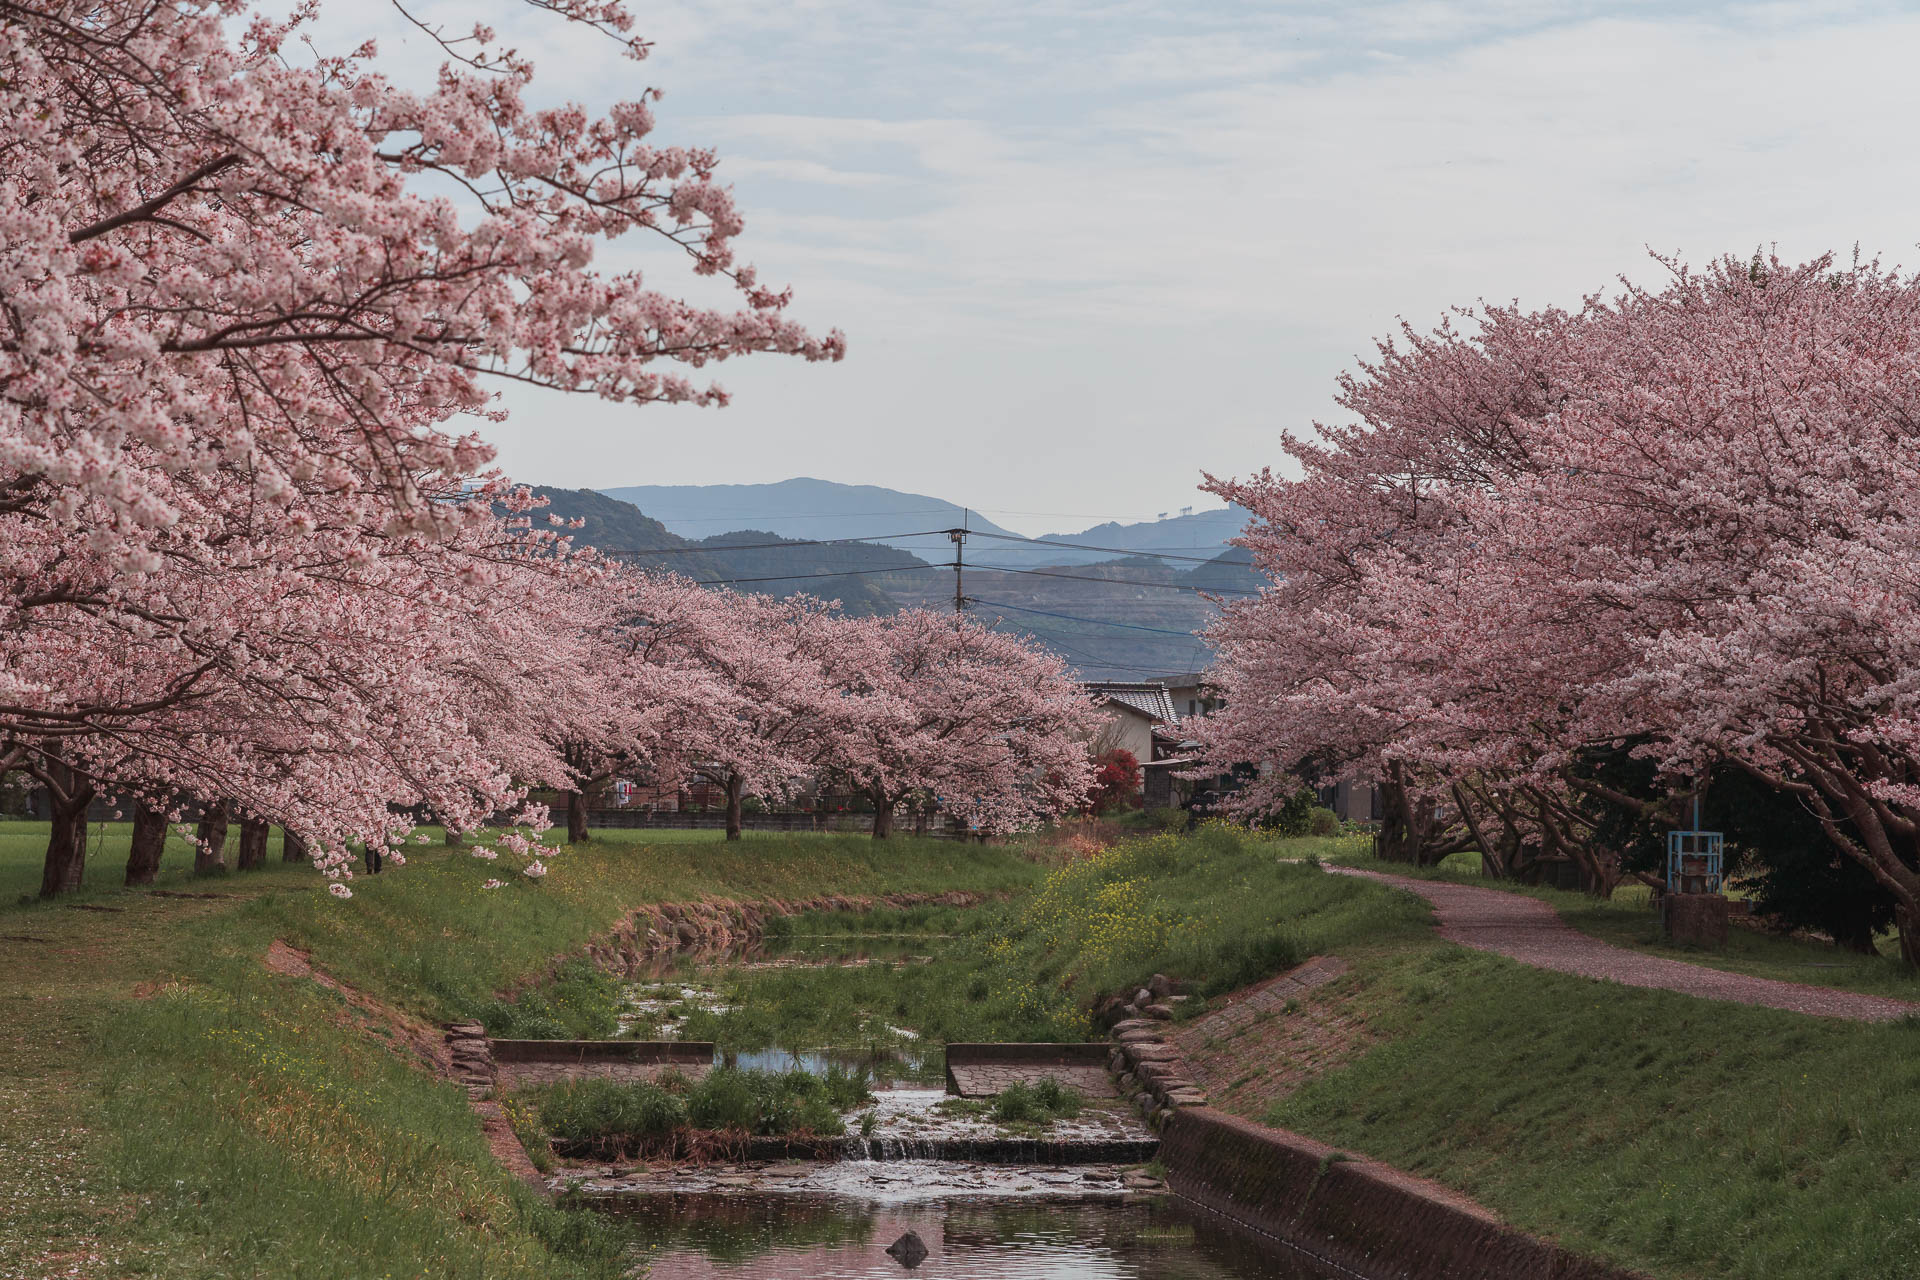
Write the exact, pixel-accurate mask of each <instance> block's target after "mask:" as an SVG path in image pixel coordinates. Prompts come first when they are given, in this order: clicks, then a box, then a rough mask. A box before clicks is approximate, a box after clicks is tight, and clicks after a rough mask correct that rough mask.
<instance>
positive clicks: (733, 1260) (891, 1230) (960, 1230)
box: [603, 1193, 1346, 1280]
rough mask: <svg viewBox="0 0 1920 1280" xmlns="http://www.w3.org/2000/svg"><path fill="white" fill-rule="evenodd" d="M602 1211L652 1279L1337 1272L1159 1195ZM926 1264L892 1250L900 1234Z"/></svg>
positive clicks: (675, 1201)
mask: <svg viewBox="0 0 1920 1280" xmlns="http://www.w3.org/2000/svg"><path fill="white" fill-rule="evenodd" d="M603 1207H604V1211H605V1212H606V1213H607V1214H609V1215H610V1216H611V1217H612V1218H613V1219H614V1220H615V1221H616V1222H619V1223H621V1224H624V1225H625V1226H626V1227H627V1228H629V1229H630V1231H631V1232H632V1239H633V1247H634V1253H635V1257H636V1260H642V1259H644V1260H645V1261H646V1262H647V1263H648V1264H650V1269H649V1270H647V1271H646V1272H645V1274H646V1275H647V1276H648V1277H649V1280H722V1278H725V1280H865V1278H867V1277H894V1278H895V1280H899V1278H900V1277H905V1276H914V1277H923V1276H924V1277H949V1278H957V1277H966V1278H967V1280H1332V1278H1333V1277H1339V1276H1344V1275H1345V1274H1346V1273H1343V1272H1339V1271H1335V1270H1331V1269H1328V1268H1325V1267H1323V1266H1321V1265H1320V1264H1318V1263H1315V1262H1314V1261H1313V1260H1312V1259H1310V1258H1307V1257H1306V1256H1305V1255H1302V1254H1298V1253H1294V1252H1292V1251H1291V1250H1287V1249H1286V1248H1284V1247H1283V1246H1280V1245H1277V1244H1274V1243H1272V1242H1264V1243H1258V1244H1256V1243H1253V1242H1250V1241H1248V1240H1246V1239H1245V1238H1243V1237H1241V1236H1239V1235H1237V1234H1233V1233H1231V1232H1229V1231H1228V1230H1226V1229H1224V1228H1222V1227H1220V1226H1217V1225H1215V1224H1214V1223H1213V1222H1211V1221H1210V1220H1207V1219H1204V1218H1202V1217H1198V1216H1194V1215H1190V1214H1189V1213H1187V1212H1186V1211H1185V1210H1184V1209H1182V1208H1181V1207H1180V1206H1179V1205H1178V1204H1177V1203H1176V1202H1174V1201H1171V1200H1169V1199H1167V1198H1164V1197H1154V1198H1131V1197H1130V1198H1126V1199H1120V1198H1108V1199H1098V1200H1072V1199H1031V1198H1029V1199H1005V1200H1003V1199H995V1198H991V1197H973V1198H967V1197H962V1198H955V1199H946V1200H939V1201H931V1202H918V1203H895V1204H887V1203H873V1202H865V1201H860V1200H854V1199H848V1198H844V1197H839V1196H824V1195H820V1196H816V1195H807V1194H780V1193H768V1194H752V1193H749V1194H727V1193H693V1194H659V1193H655V1194H649V1195H640V1196H629V1197H618V1198H611V1199H609V1200H606V1201H604V1202H603ZM908 1231H912V1232H914V1233H915V1234H916V1235H918V1236H919V1238H920V1240H921V1241H922V1242H923V1243H924V1245H925V1248H926V1251H927V1252H926V1257H925V1259H924V1260H922V1261H921V1262H919V1263H918V1264H917V1265H916V1266H914V1267H912V1268H908V1267H906V1266H905V1265H903V1264H902V1263H901V1262H899V1261H897V1260H896V1259H895V1258H893V1257H890V1256H888V1254H887V1247H888V1246H889V1245H891V1244H893V1243H894V1242H895V1241H896V1240H899V1239H900V1238H901V1237H902V1236H903V1235H904V1234H905V1233H906V1232H908Z"/></svg>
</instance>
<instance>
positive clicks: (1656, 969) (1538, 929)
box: [1327, 866, 1920, 1022]
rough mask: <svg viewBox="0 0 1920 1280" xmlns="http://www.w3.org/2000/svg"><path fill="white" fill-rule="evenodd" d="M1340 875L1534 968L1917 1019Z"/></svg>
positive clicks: (1503, 910) (1506, 908)
mask: <svg viewBox="0 0 1920 1280" xmlns="http://www.w3.org/2000/svg"><path fill="white" fill-rule="evenodd" d="M1327 870H1329V871H1333V872H1337V873H1339V874H1341V875H1349V876H1365V877H1366V878H1368V879H1369V880H1378V881H1380V882H1381V883H1382V884H1389V885H1392V886H1393V887H1394V888H1396V889H1405V890H1406V891H1407V892H1409V893H1415V894H1418V895H1420V896H1421V897H1423V898H1425V899H1426V900H1427V901H1428V902H1431V903H1432V904H1433V907H1434V914H1435V915H1436V916H1437V917H1438V918H1439V921H1440V936H1441V937H1443V938H1448V939H1451V940H1452V941H1454V942H1458V943H1459V944H1460V945H1462V946H1465V947H1472V948H1473V949H1474V950H1476V951H1493V952H1497V953H1499V954H1500V955H1503V956H1510V957H1512V958H1513V959H1515V960H1518V961H1520V962H1521V963H1523V964H1530V965H1533V966H1535V967H1536V968H1540V969H1557V970H1559V971H1560V972H1561V973H1574V974H1578V975H1580V976H1581V977H1583V978H1595V979H1598V980H1601V981H1608V982H1619V983H1624V984H1625V985H1627V986H1629V987H1658V988H1660V989H1662V990H1665V991H1678V992H1680V993H1681V994H1682V995H1689V996H1698V997H1700V998H1701V999H1703V1000H1729V1001H1732V1002H1734V1003H1736V1004H1753V1005H1764V1006H1765V1007H1767V1008H1769V1009H1786V1010H1789V1011H1791V1012H1793V1013H1805V1014H1811V1015H1813V1016H1814V1017H1817V1018H1845V1019H1849V1020H1851V1021H1854V1022H1891V1021H1893V1020H1894V1019H1896V1018H1902V1017H1906V1016H1907V1015H1909V1014H1920V1004H1912V1003H1909V1002H1907V1001H1905V1000H1894V999H1890V998H1888V997H1886V996H1869V995H1860V994H1857V993H1855V992H1852V991H1835V990H1833V989H1832V988H1830V987H1809V986H1802V985H1801V984H1799V983H1797V982H1779V981H1776V980H1774V979H1772V978H1754V977H1749V976H1747V975H1746V974H1740V973H1728V972H1726V971H1725V970H1722V969H1709V968H1707V967H1706V966H1704V965H1697V964H1688V963H1687V962H1686V961H1684V960H1669V959H1667V958H1665V957H1663V956H1650V955H1643V954H1641V953H1640V952H1637V951H1628V950H1626V949H1625V948H1623V947H1616V946H1614V945H1612V944H1611V943H1607V942H1601V941H1600V940H1599V939H1597V938H1590V937H1588V936H1587V935H1586V934H1584V933H1581V932H1579V931H1578V930H1577V929H1575V928H1573V927H1572V926H1571V925H1569V924H1567V923H1566V922H1565V921H1563V920H1561V919H1560V916H1559V913H1558V912H1556V911H1555V910H1554V909H1553V908H1552V907H1550V906H1548V905H1547V904H1546V903H1544V902H1542V901H1540V900H1539V899H1538V898H1529V897H1526V896H1525V895H1523V894H1518V893H1504V892H1502V891H1500V890H1498V889H1476V888H1474V887H1473V886H1472V885H1464V884H1453V883H1450V882H1448V881H1445V880H1415V879H1413V878H1411V877H1408V876H1393V875H1384V874H1382V873H1380V872H1378V871H1362V870H1359V869H1358V868H1355V867H1331V866H1330V867H1328V868H1327Z"/></svg>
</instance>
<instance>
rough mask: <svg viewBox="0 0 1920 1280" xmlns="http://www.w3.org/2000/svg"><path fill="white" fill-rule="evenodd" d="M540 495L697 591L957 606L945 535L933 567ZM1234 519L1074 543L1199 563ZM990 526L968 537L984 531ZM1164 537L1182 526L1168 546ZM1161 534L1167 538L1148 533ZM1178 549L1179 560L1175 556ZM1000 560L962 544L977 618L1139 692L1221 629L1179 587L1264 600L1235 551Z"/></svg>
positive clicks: (1182, 666)
mask: <svg viewBox="0 0 1920 1280" xmlns="http://www.w3.org/2000/svg"><path fill="white" fill-rule="evenodd" d="M716 487H723V488H732V489H754V488H759V487H771V486H751V485H739V486H716ZM840 487H841V488H845V489H854V488H856V486H840ZM538 492H540V493H542V494H544V495H546V496H547V497H548V498H549V501H550V506H549V508H548V510H550V511H552V512H553V513H554V514H556V515H560V516H563V517H569V518H571V517H576V516H578V517H581V518H584V519H585V520H586V526H585V527H584V528H582V529H580V530H578V531H576V532H575V534H574V537H575V539H576V541H577V542H579V543H581V544H584V545H589V546H595V547H599V548H600V549H601V550H602V551H604V552H606V553H607V554H609V555H612V556H616V557H619V558H622V559H627V560H630V561H632V562H633V563H636V564H645V565H649V566H654V567H658V568H661V569H666V570H671V571H673V572H676V573H682V574H685V575H687V576H688V577H691V578H694V579H695V580H697V581H702V582H711V583H715V584H716V585H719V584H720V583H721V582H724V583H726V584H728V585H732V586H734V587H736V588H737V589H738V590H742V591H752V592H757V593H759V594H762V595H772V596H785V595H790V594H793V593H794V592H806V593H807V594H810V595H815V596H819V597H821V598H823V599H838V600H840V601H841V604H842V608H843V609H845V610H846V611H847V612H849V613H854V614H872V613H888V612H891V611H893V610H894V609H897V608H903V607H912V606H924V607H927V608H935V609H944V608H948V607H950V606H951V602H952V600H953V589H954V581H953V574H952V571H951V569H950V567H949V563H950V560H951V556H952V547H953V544H952V543H951V542H950V541H948V540H947V539H946V537H945V535H944V534H942V535H940V536H939V537H938V539H937V541H933V545H934V547H936V548H938V550H937V552H936V553H935V554H934V555H932V556H930V557H929V558H927V559H922V558H920V557H918V556H915V555H913V554H911V553H910V552H908V551H905V550H902V549H900V548H898V547H895V546H892V545H889V544H888V543H885V542H877V543H876V542H827V543H820V542H815V541H810V540H805V539H798V538H795V537H793V536H791V535H788V536H785V537H783V536H781V531H780V530H779V529H774V530H768V529H766V528H765V527H764V526H765V525H766V524H769V523H771V524H776V525H779V524H782V523H784V522H783V521H782V520H779V519H775V520H771V521H768V520H762V521H758V522H749V523H748V524H747V525H745V526H743V527H741V528H738V529H730V530H726V531H724V532H713V533H710V534H708V535H706V536H703V537H700V538H697V539H696V538H690V537H685V536H682V535H680V534H678V533H675V532H673V531H672V529H671V528H670V527H669V526H668V525H667V524H666V523H665V522H663V521H661V520H658V519H655V518H654V517H653V516H651V515H650V514H647V513H644V512H642V511H641V510H640V509H639V508H637V507H635V506H633V505H632V504H631V503H628V502H625V501H622V500H620V499H618V498H616V497H614V496H612V493H613V492H614V491H608V492H604V493H603V492H595V491H592V490H580V489H545V488H543V489H540V490H538ZM888 492H891V491H888ZM816 493H817V491H816ZM897 496H898V497H902V498H909V499H911V498H913V497H914V495H910V494H909V495H897ZM956 510H957V508H956ZM923 514H924V513H923ZM1208 517H1211V518H1212V522H1211V524H1209V523H1208V522H1207V518H1208ZM1228 519H1231V520H1232V521H1233V523H1232V524H1231V526H1230V527H1231V529H1232V531H1233V532H1238V528H1239V523H1238V520H1237V518H1235V513H1232V512H1229V511H1217V512H1201V513H1196V515H1194V516H1189V517H1176V518H1175V519H1174V520H1169V521H1166V522H1164V524H1162V525H1160V526H1155V525H1151V524H1149V525H1131V526H1129V525H1105V526H1096V528H1095V529H1093V530H1089V531H1087V532H1086V533H1084V534H1081V535H1072V536H1078V537H1083V538H1084V539H1085V541H1087V542H1090V543H1094V544H1095V545H1099V546H1123V545H1126V544H1127V542H1128V541H1132V542H1134V543H1136V544H1144V545H1146V546H1150V547H1152V548H1154V549H1155V550H1158V551H1161V552H1173V553H1175V554H1179V555H1182V556H1196V555H1201V554H1204V553H1205V552H1206V551H1207V548H1206V547H1205V545H1204V544H1201V543H1199V542H1198V539H1197V536H1196V535H1195V534H1194V533H1192V532H1190V531H1191V530H1194V529H1199V530H1207V529H1209V528H1212V529H1214V530H1218V529H1220V528H1222V527H1225V524H1224V522H1225V521H1226V520H1228ZM1183 521H1184V522H1187V523H1182V522H1183ZM536 522H538V516H536ZM981 523H984V522H976V523H974V524H973V525H972V526H971V527H973V528H975V529H976V530H978V529H979V528H980V524H981ZM1166 526H1176V527H1175V528H1174V531H1173V533H1172V535H1171V536H1168V535H1167V533H1166ZM787 527H788V528H791V527H792V525H791V524H788V525H787ZM901 527H902V528H905V527H906V526H904V525H903V526H901ZM919 527H921V528H927V527H930V526H928V525H921V526H919ZM1156 527H1157V528H1158V529H1159V533H1158V534H1151V533H1146V532H1145V531H1147V530H1154V529H1156ZM1129 530H1131V531H1133V532H1132V534H1131V535H1129V533H1128V532H1127V531H1129ZM1116 532H1118V534H1119V536H1117V537H1116V536H1115V534H1116ZM841 536H845V535H844V534H843V535H841ZM1109 539H1110V540H1109ZM1009 545H1011V544H1009ZM1176 547H1178V548H1180V549H1179V550H1178V551H1175V548H1176ZM1196 547H1197V548H1198V549H1194V548H1196ZM997 548H998V544H997V543H996V542H995V541H994V540H991V539H987V538H971V539H969V540H968V542H967V547H966V562H967V567H966V571H965V576H964V588H965V592H966V594H967V596H968V598H969V600H970V601H972V602H973V603H972V604H971V606H970V607H971V608H972V610H973V612H974V614H975V615H976V616H978V617H982V618H986V619H990V620H995V621H996V625H998V626H999V627H1000V628H1002V629H1003V630H1008V631H1015V632H1021V633H1024V634H1028V635H1032V636H1034V637H1035V638H1036V639H1038V640H1040V641H1041V642H1042V643H1043V644H1046V645H1047V646H1049V647H1050V648H1052V649H1054V650H1055V651H1056V652H1058V653H1060V654H1061V655H1062V656H1063V657H1065V658H1066V659H1067V660H1068V661H1069V662H1070V663H1072V664H1073V665H1074V666H1075V667H1077V668H1078V669H1079V670H1080V671H1081V673H1082V674H1083V675H1084V676H1085V677H1086V678H1088V679H1136V678H1140V677H1145V676H1154V675H1171V674H1174V673H1177V672H1183V671H1191V670H1194V669H1197V668H1200V667H1204V666H1205V665H1206V662H1207V658H1208V654H1207V649H1206V646H1205V645H1204V643H1203V642H1201V641H1200V640H1198V639H1197V638H1196V637H1195V636H1194V634H1193V633H1194V632H1196V631H1197V630H1199V629H1200V628H1202V627H1205V626H1206V625H1207V624H1208V623H1209V622H1210V621H1212V619H1213V618H1214V617H1215V616H1216V615H1217V613H1218V607H1217V606H1216V605H1215V604H1214V603H1213V602H1212V601H1210V600H1207V599H1206V598H1204V597H1203V596H1201V595H1198V594H1196V593H1195V591H1194V590H1180V589H1177V588H1197V589H1199V590H1202V591H1211V592H1220V593H1222V594H1223V595H1224V596H1225V597H1226V598H1229V599H1231V598H1234V596H1235V594H1236V593H1244V592H1249V591H1253V590H1257V589H1258V587H1259V585H1260V583H1261V579H1260V577H1259V575H1258V574H1256V573H1255V572H1254V571H1253V569H1252V568H1251V566H1250V564H1249V563H1248V561H1249V559H1250V557H1249V556H1248V553H1247V552H1246V551H1244V550H1242V549H1240V548H1235V547H1228V548H1223V549H1221V550H1220V551H1219V554H1217V555H1213V556H1211V557H1210V558H1208V559H1207V560H1206V561H1204V562H1201V563H1195V562H1193V561H1191V560H1180V561H1177V562H1169V561H1165V560H1160V559H1158V558H1155V557H1154V556H1153V555H1152V554H1151V553H1150V552H1148V553H1145V554H1135V555H1124V556H1114V555H1112V554H1111V553H1106V552H1098V553H1096V552H1081V551H1073V550H1063V549H1061V548H1059V547H1042V546H1032V545H1023V546H1020V547H1019V550H1020V551H1021V552H1023V553H1026V552H1031V553H1035V558H1028V557H1027V556H1026V555H1024V554H1023V555H1022V556H1020V557H1018V558H1001V559H999V560H997V561H995V562H993V563H988V562H987V553H989V552H991V551H992V550H995V549H997Z"/></svg>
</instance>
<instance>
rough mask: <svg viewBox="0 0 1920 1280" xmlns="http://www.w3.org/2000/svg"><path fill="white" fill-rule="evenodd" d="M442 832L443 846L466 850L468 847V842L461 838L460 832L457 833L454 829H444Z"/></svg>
mask: <svg viewBox="0 0 1920 1280" xmlns="http://www.w3.org/2000/svg"><path fill="white" fill-rule="evenodd" d="M440 830H441V835H440V841H441V843H442V844H444V845H446V846H447V847H448V848H449V849H464V848H466V847H467V842H466V841H465V840H462V839H461V838H460V833H459V832H458V831H455V830H454V829H453V828H452V827H442V828H441V829H440Z"/></svg>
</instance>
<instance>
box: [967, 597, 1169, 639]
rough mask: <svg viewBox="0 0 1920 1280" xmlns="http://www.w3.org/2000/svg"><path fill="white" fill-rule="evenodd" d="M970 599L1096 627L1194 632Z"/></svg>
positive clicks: (1156, 631) (995, 607)
mask: <svg viewBox="0 0 1920 1280" xmlns="http://www.w3.org/2000/svg"><path fill="white" fill-rule="evenodd" d="M972 599H973V603H975V604H984V605H987V606H989V607H991V608H994V609H1012V610H1013V611H1014V612H1015V613H1031V614H1036V615H1038V616H1039V617H1042V618H1060V619H1063V620H1065V621H1067V622H1084V623H1089V624H1091V625H1093V626H1097V627H1119V628H1121V629H1122V630H1126V631H1151V632H1153V633H1154V634H1155V635H1162V636H1185V637H1186V638H1187V639H1189V640H1192V639H1193V638H1194V634H1193V632H1191V631H1173V630H1170V629H1168V628H1166V627H1143V626H1141V625H1140V624H1139V623H1137V622H1109V621H1107V620H1106V619H1105V618H1077V617H1075V616H1074V615H1072V614H1070V613H1052V612H1050V611H1048V610H1046V609H1029V608H1027V607H1026V606H1025V605H1020V604H1008V603H1007V602H1006V601H1004V600H982V599H981V598H980V597H978V596H974V597H972Z"/></svg>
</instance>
